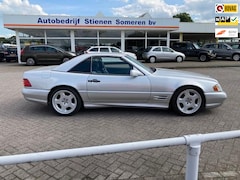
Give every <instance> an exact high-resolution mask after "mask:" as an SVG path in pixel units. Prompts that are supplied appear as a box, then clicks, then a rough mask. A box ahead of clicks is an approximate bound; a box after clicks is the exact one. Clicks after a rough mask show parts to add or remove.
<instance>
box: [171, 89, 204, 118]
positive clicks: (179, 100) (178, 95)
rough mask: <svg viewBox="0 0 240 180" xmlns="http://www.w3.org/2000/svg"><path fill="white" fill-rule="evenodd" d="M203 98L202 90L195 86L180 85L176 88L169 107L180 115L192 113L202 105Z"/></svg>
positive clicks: (197, 110) (199, 109) (201, 107)
mask: <svg viewBox="0 0 240 180" xmlns="http://www.w3.org/2000/svg"><path fill="white" fill-rule="evenodd" d="M204 104H205V99H204V96H203V93H202V91H201V90H200V89H199V88H196V87H191V86H188V87H182V88H180V89H178V90H177V91H176V92H175V93H174V95H173V97H172V101H171V107H172V108H173V110H174V111H175V112H176V113H178V114H180V115H185V116H187V115H194V114H196V113H198V112H199V111H201V110H202V109H203V107H204Z"/></svg>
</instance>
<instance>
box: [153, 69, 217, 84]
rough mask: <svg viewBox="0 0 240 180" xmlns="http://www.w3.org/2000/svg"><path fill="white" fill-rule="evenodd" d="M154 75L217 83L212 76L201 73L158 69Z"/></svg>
mask: <svg viewBox="0 0 240 180" xmlns="http://www.w3.org/2000/svg"><path fill="white" fill-rule="evenodd" d="M154 75H157V76H166V77H179V78H191V79H204V80H210V81H216V80H215V79H213V78H211V77H210V76H207V75H203V74H200V73H195V72H189V71H181V70H175V69H163V68H157V69H156V71H155V72H154Z"/></svg>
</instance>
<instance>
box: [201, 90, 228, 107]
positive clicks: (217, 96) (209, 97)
mask: <svg viewBox="0 0 240 180" xmlns="http://www.w3.org/2000/svg"><path fill="white" fill-rule="evenodd" d="M205 97H206V108H207V109H209V108H215V107H218V106H220V105H222V103H223V102H224V100H225V99H227V94H226V93H225V92H213V93H205Z"/></svg>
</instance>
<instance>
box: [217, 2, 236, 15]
mask: <svg viewBox="0 0 240 180" xmlns="http://www.w3.org/2000/svg"><path fill="white" fill-rule="evenodd" d="M215 12H216V13H238V4H237V3H231V4H228V3H224V4H218V3H217V4H215Z"/></svg>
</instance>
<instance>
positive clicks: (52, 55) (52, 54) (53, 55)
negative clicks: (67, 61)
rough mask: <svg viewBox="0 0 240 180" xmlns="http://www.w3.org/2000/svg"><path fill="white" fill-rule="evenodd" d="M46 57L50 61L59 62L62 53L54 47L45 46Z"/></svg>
mask: <svg viewBox="0 0 240 180" xmlns="http://www.w3.org/2000/svg"><path fill="white" fill-rule="evenodd" d="M46 57H47V58H46V59H47V60H48V61H50V62H59V61H62V58H63V53H62V52H61V51H59V50H57V49H55V48H54V47H48V46H46Z"/></svg>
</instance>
